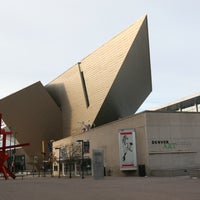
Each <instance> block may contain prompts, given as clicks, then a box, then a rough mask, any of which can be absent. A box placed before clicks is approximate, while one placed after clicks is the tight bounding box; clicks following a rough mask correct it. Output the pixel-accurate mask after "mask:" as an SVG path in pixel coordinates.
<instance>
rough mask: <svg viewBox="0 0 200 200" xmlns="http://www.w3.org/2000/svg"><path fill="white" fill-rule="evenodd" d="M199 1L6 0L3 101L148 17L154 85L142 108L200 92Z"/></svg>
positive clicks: (0, 10) (2, 4) (0, 55)
mask: <svg viewBox="0 0 200 200" xmlns="http://www.w3.org/2000/svg"><path fill="white" fill-rule="evenodd" d="M199 8H200V1H199V0H190V1H189V0H167V1H166V0H123V1H120V0H101V1H97V0H84V1H83V0H6V1H5V0H0V99H1V98H4V97H6V96H8V95H10V94H12V93H15V92H17V91H19V90H21V89H23V88H25V87H27V86H29V85H31V84H33V83H35V82H37V81H41V82H42V84H43V85H46V84H47V83H49V82H50V81H52V80H53V79H55V78H56V77H57V76H59V75H60V74H62V73H63V72H64V71H66V70H67V69H69V68H70V67H72V66H73V65H74V64H76V63H77V62H79V61H80V60H82V59H83V58H85V57H86V56H87V55H88V54H90V53H92V52H93V51H94V50H95V49H97V48H99V47H100V46H101V45H102V44H104V43H105V42H107V41H108V40H110V39H111V38H112V37H114V36H115V35H117V34H118V33H120V32H121V31H122V30H124V29H125V28H127V27H128V26H130V25H131V24H133V23H134V22H136V20H137V19H139V18H141V17H143V16H144V15H146V14H147V16H148V29H149V44H150V57H151V72H152V86H153V90H152V92H151V94H150V95H149V96H148V98H147V99H146V100H145V102H144V103H143V105H142V106H141V108H140V110H147V109H151V108H154V107H157V106H161V105H164V104H166V103H169V102H172V101H175V100H177V99H180V98H183V97H187V96H190V95H193V94H195V93H199V92H200V81H199V76H200V66H199V65H200V61H199V60H200V55H199V54H200V9H199Z"/></svg>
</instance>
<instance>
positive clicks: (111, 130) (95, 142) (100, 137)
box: [53, 113, 148, 175]
mask: <svg viewBox="0 0 200 200" xmlns="http://www.w3.org/2000/svg"><path fill="white" fill-rule="evenodd" d="M133 128H135V130H136V146H137V162H138V164H147V161H148V157H147V155H148V154H147V145H146V141H147V140H146V139H145V138H146V133H145V113H142V114H139V115H135V116H134V117H133V116H131V117H128V118H124V119H122V120H118V121H116V122H112V123H109V124H105V125H104V126H100V127H98V128H94V129H91V130H90V131H88V132H86V133H82V134H80V135H77V136H72V137H68V138H65V139H63V140H59V141H56V142H54V143H53V146H54V152H55V153H56V157H57V158H58V150H55V147H60V146H65V145H67V144H68V145H69V144H71V143H72V142H75V141H77V140H85V141H87V140H89V141H90V153H89V154H88V155H86V156H89V157H90V158H92V150H93V149H102V150H104V159H105V161H104V165H105V167H106V170H111V174H112V175H133V174H137V171H136V172H135V171H131V172H130V171H129V172H128V171H126V172H125V171H124V172H121V171H120V162H119V141H118V133H119V130H120V129H133Z"/></svg>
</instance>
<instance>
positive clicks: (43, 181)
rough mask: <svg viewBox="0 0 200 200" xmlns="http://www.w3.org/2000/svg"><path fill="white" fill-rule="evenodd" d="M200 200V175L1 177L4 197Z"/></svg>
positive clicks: (28, 199)
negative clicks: (199, 176)
mask: <svg viewBox="0 0 200 200" xmlns="http://www.w3.org/2000/svg"><path fill="white" fill-rule="evenodd" d="M12 199H15V200H40V199H45V200H62V199H63V200H64V199H65V200H72V199H73V200H79V199H82V200H112V199H113V200H122V199H124V200H129V199H131V200H179V199H180V200H199V199H200V179H198V178H191V177H189V176H184V177H105V178H104V179H103V180H94V179H93V178H92V177H86V178H85V179H81V178H80V177H75V178H74V177H73V178H72V179H69V178H68V177H66V178H64V177H61V178H57V177H24V178H23V179H22V178H21V177H17V178H16V179H15V180H12V179H8V180H6V181H5V180H4V179H3V178H1V179H0V200H12Z"/></svg>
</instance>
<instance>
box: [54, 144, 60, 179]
mask: <svg viewBox="0 0 200 200" xmlns="http://www.w3.org/2000/svg"><path fill="white" fill-rule="evenodd" d="M55 149H58V154H59V156H58V168H59V171H58V178H60V149H61V147H56V148H55Z"/></svg>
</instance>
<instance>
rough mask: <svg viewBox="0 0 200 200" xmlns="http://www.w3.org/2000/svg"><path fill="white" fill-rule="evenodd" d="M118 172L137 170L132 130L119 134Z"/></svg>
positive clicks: (133, 132)
mask: <svg viewBox="0 0 200 200" xmlns="http://www.w3.org/2000/svg"><path fill="white" fill-rule="evenodd" d="M119 156H120V170H137V157H136V142H135V131H134V130H123V131H120V132H119Z"/></svg>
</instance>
